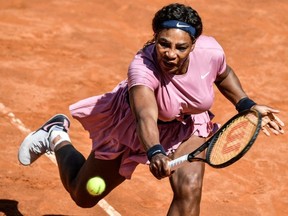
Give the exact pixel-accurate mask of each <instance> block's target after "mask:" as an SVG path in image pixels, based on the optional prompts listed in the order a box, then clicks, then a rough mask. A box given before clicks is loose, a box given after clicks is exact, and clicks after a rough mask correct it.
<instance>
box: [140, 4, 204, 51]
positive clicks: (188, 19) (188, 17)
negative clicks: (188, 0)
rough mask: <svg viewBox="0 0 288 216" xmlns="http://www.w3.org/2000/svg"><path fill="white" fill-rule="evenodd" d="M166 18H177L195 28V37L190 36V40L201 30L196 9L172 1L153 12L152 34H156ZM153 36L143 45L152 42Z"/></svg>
mask: <svg viewBox="0 0 288 216" xmlns="http://www.w3.org/2000/svg"><path fill="white" fill-rule="evenodd" d="M167 20H178V21H181V22H185V23H187V24H189V25H191V26H192V27H194V28H195V29H196V33H195V37H193V36H191V38H192V40H193V41H195V40H196V39H197V38H198V37H199V36H200V35H201V34H202V31H203V25H202V20H201V17H200V16H199V14H198V13H197V11H196V10H194V9H193V8H191V7H190V6H187V5H184V4H180V3H173V4H169V5H167V6H164V7H163V8H162V9H160V10H159V11H158V12H156V13H155V16H154V18H153V21H152V29H153V32H154V36H155V35H157V34H158V33H159V32H160V31H161V30H162V29H163V27H162V25H161V24H162V23H163V22H164V21H167ZM154 42H155V38H153V39H152V40H150V41H148V42H147V43H146V44H145V46H147V45H149V44H151V43H154Z"/></svg>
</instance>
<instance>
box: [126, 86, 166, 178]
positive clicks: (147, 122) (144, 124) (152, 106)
mask: <svg viewBox="0 0 288 216" xmlns="http://www.w3.org/2000/svg"><path fill="white" fill-rule="evenodd" d="M129 100H130V106H131V109H132V112H133V114H134V116H135V119H136V124H137V135H138V137H139V139H140V141H141V143H142V145H143V148H144V150H145V151H146V152H147V153H148V159H149V160H150V166H149V168H150V171H151V172H152V174H153V175H154V176H155V177H156V178H157V179H161V178H163V177H167V176H170V174H171V172H170V169H169V167H168V163H167V161H168V160H170V159H169V158H168V157H167V156H166V154H165V152H164V149H162V151H161V148H162V146H161V145H160V140H159V130H158V126H157V120H158V107H157V103H156V99H155V95H154V92H153V91H152V90H151V89H150V88H148V87H146V86H134V87H132V88H131V89H130V90H129Z"/></svg>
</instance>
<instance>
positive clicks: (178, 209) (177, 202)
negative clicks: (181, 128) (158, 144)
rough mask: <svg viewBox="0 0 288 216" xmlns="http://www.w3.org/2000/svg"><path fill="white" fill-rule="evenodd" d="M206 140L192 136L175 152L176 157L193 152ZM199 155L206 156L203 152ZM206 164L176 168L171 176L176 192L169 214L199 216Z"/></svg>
mask: <svg viewBox="0 0 288 216" xmlns="http://www.w3.org/2000/svg"><path fill="white" fill-rule="evenodd" d="M204 141H205V139H204V138H200V137H196V136H192V137H191V138H190V139H189V140H187V141H185V142H184V143H182V144H181V145H180V146H179V148H178V149H177V151H176V152H175V154H174V158H177V157H179V156H182V155H184V154H187V153H189V152H192V151H193V150H194V149H196V148H197V147H199V146H200V145H201V144H202V143H203V142H204ZM199 157H204V153H201V154H200V155H199ZM204 171H205V165H204V163H202V162H193V163H190V164H187V165H185V166H183V167H181V168H178V169H177V170H175V172H174V173H173V175H172V176H171V177H170V184H171V187H172V190H173V193H174V196H173V200H172V203H171V205H170V208H169V211H168V215H169V216H172V215H173V216H178V215H179V216H180V215H181V216H186V215H187V216H188V215H189V216H196V215H197V216H198V215H199V214H200V201H201V194H202V183H203V176H204Z"/></svg>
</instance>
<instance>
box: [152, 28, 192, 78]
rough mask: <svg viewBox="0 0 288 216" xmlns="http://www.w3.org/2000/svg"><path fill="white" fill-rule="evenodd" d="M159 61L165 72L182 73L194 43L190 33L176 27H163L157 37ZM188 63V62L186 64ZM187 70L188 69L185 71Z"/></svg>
mask: <svg viewBox="0 0 288 216" xmlns="http://www.w3.org/2000/svg"><path fill="white" fill-rule="evenodd" d="M155 41H156V43H155V44H156V53H157V61H158V64H159V66H160V68H161V70H162V71H163V72H166V73H171V74H182V73H183V67H184V66H187V64H188V61H186V60H187V58H188V56H189V53H190V52H191V51H192V50H193V48H194V44H193V42H192V39H191V37H190V35H189V33H187V32H185V31H183V30H181V29H176V28H171V29H163V30H162V31H161V32H159V33H158V34H157V36H156V38H155ZM185 63H186V64H185ZM185 72H186V71H185Z"/></svg>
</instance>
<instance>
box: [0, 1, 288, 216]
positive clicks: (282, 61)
mask: <svg viewBox="0 0 288 216" xmlns="http://www.w3.org/2000/svg"><path fill="white" fill-rule="evenodd" d="M171 2H172V1H164V0H162V1H161V0H153V1H144V0H137V1H135V0H123V1H115V0H106V1H104V0H98V1H97V0H93V1H81V0H50V1H44V0H29V1H25V0H9V1H7V0H0V92H1V93H0V133H1V139H0V149H1V155H0V167H1V169H0V215H9V216H11V215H28V216H29V215H31V216H34V215H35V216H38V215H73V216H78V215H103V216H104V215H109V214H110V215H125V216H133V215H138V216H147V215H149V216H150V215H157V216H158V215H159V216H164V215H166V211H167V209H168V207H169V203H170V200H171V198H172V192H171V190H170V186H169V183H168V179H164V180H161V181H158V180H156V179H154V178H153V177H152V175H151V174H150V173H149V171H148V167H146V166H144V165H140V166H139V167H138V168H137V170H136V172H135V174H134V175H133V178H132V180H130V181H126V182H125V183H124V184H123V185H121V186H119V187H118V188H117V189H116V190H115V191H113V192H112V193H111V194H110V195H109V196H108V197H106V198H105V202H102V203H101V205H97V206H95V207H94V208H91V209H81V208H79V207H77V206H76V205H75V204H74V203H73V202H72V201H71V199H70V197H69V194H68V193H67V192H66V191H65V190H64V188H63V187H62V184H61V183H60V179H59V176H58V170H57V166H56V165H55V164H54V163H53V161H51V160H50V159H49V158H48V157H45V156H44V157H42V158H40V159H39V160H38V161H37V162H36V163H34V164H33V165H32V166H30V167H23V166H21V165H20V164H19V162H18V160H17V151H18V146H19V144H20V142H21V141H22V139H23V138H24V137H25V135H27V133H28V130H35V129H36V128H37V127H39V126H40V125H41V124H42V123H43V122H44V121H46V120H47V119H48V118H50V117H51V116H52V115H54V114H56V113H59V112H60V113H64V114H66V115H68V116H70V114H69V111H68V106H69V105H70V104H72V103H74V102H76V101H78V100H80V99H83V98H86V97H89V96H93V95H96V94H102V93H104V92H106V91H110V90H111V89H112V88H113V87H114V86H115V85H116V84H117V83H118V82H120V81H121V80H122V79H125V78H126V71H127V67H128V64H129V62H130V60H131V59H132V57H133V55H134V54H135V53H136V51H137V50H138V49H139V48H140V47H142V45H143V44H144V43H145V42H146V41H147V40H149V39H150V38H151V37H152V30H151V19H152V18H153V15H154V13H155V12H156V11H157V10H158V9H159V8H160V7H162V6H163V5H166V4H167V3H171ZM184 3H186V4H190V5H191V6H192V7H194V8H195V9H196V10H197V11H198V12H199V13H200V15H201V16H202V18H203V22H204V29H205V30H204V33H205V34H208V35H212V36H214V37H215V38H216V39H217V40H218V41H219V42H220V43H221V45H222V46H223V48H224V49H225V51H226V54H227V62H228V63H229V64H230V65H231V66H232V67H233V68H234V69H235V71H236V73H237V74H238V76H239V77H240V79H241V80H242V84H243V86H244V88H245V89H246V91H247V93H248V94H249V95H250V96H251V97H252V98H253V99H255V100H256V101H257V102H258V103H263V104H267V105H271V106H273V107H275V108H278V109H279V110H281V113H280V115H279V116H280V117H281V119H282V120H283V121H284V122H285V123H286V124H287V123H288V116H287V110H288V99H287V91H288V87H287V83H288V50H287V47H288V40H287V38H288V15H287V14H288V1H287V0H278V1H274V0H265V1H263V0H255V1H250V0H242V1H240V0H239V1H237V0H217V1H215V0H202V1H196V0H195V1H194V0H193V1H192V0H191V1H188V0H187V1H184ZM216 92H217V91H216ZM212 111H213V112H214V113H215V114H216V120H217V121H218V122H219V123H224V122H225V120H228V118H229V117H230V116H232V115H233V114H235V113H236V112H235V109H234V107H233V106H232V105H231V104H230V103H228V102H227V101H226V100H225V99H224V98H223V97H222V96H221V95H220V94H219V92H217V93H216V101H215V104H214V106H213V109H212ZM286 130H287V129H286ZM71 139H72V141H73V143H74V145H75V146H76V147H77V148H78V149H79V150H80V151H81V152H83V154H84V155H85V156H87V155H88V153H89V151H90V140H89V138H88V134H87V133H86V132H85V131H84V130H83V129H82V127H81V126H80V124H79V123H78V122H76V120H72V127H71ZM287 155H288V143H287V134H285V135H283V136H271V137H266V136H264V135H263V134H261V135H260V137H259V138H258V139H257V141H256V144H255V145H254V146H253V148H252V149H251V151H249V152H248V153H247V155H245V156H244V158H243V159H242V160H241V161H239V162H238V163H236V164H234V165H232V166H231V167H228V168H226V169H221V170H216V169H212V168H210V167H208V166H207V169H206V174H205V179H204V188H203V198H202V203H201V206H202V210H201V216H242V215H243V216H244V215H245V216H284V215H288V197H287V194H288V164H287V161H288V159H287ZM104 204H107V205H109V208H110V207H113V208H114V209H115V211H114V213H107V212H106V211H108V210H109V208H108V210H107V207H105V206H104Z"/></svg>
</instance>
